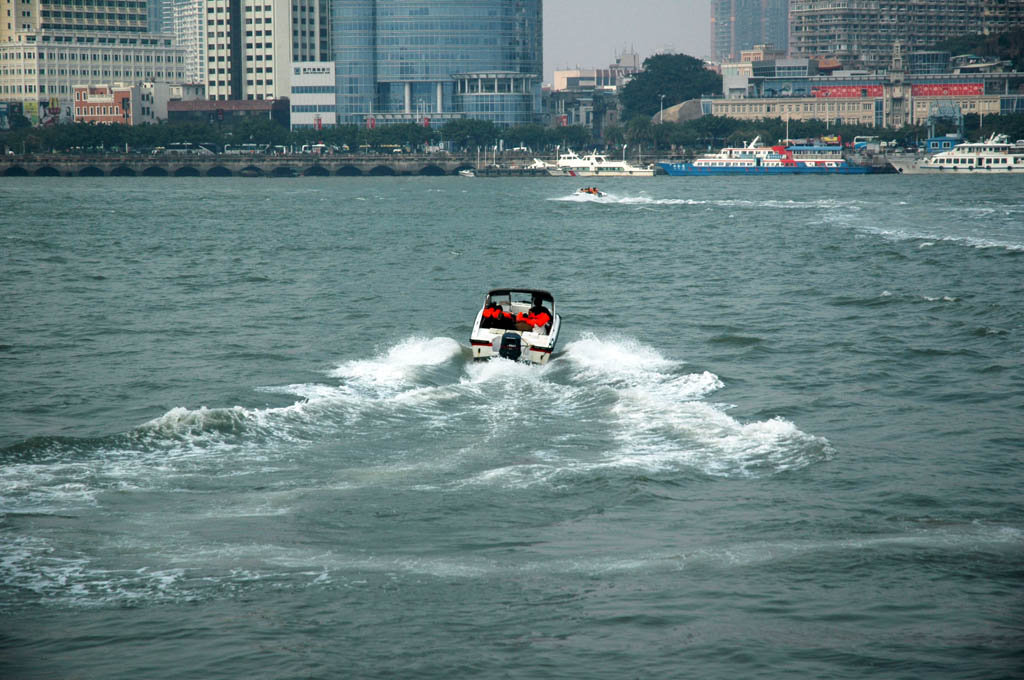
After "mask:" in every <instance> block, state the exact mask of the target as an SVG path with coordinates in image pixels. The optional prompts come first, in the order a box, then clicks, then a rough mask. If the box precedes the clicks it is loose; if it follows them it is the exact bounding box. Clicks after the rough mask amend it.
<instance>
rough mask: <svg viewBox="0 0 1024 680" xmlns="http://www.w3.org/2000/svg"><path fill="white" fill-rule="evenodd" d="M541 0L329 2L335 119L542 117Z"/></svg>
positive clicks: (504, 120)
mask: <svg viewBox="0 0 1024 680" xmlns="http://www.w3.org/2000/svg"><path fill="white" fill-rule="evenodd" d="M542 4H543V0H333V2H332V6H331V9H332V29H333V30H332V39H333V54H334V61H335V69H336V74H337V75H336V78H337V103H338V122H339V123H343V124H344V123H355V124H360V125H363V124H365V125H383V124H388V123H396V122H403V123H409V122H417V123H421V124H423V123H426V124H429V125H434V126H437V125H441V124H443V123H444V122H445V121H446V120H450V119H452V118H461V117H471V118H482V119H486V120H491V121H493V122H495V123H497V124H499V125H520V124H524V123H531V122H534V121H535V120H536V118H537V116H538V115H539V113H540V81H541V73H542V67H543V53H542V42H543V29H542V21H541V16H542Z"/></svg>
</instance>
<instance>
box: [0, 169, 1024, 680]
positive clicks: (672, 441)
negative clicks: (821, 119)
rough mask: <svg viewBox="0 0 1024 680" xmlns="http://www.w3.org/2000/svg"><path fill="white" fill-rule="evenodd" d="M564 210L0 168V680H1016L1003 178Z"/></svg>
mask: <svg viewBox="0 0 1024 680" xmlns="http://www.w3.org/2000/svg"><path fill="white" fill-rule="evenodd" d="M590 183H591V184H593V182H590ZM579 186H580V180H571V179H556V178H550V179H483V178H480V179H465V178H454V177H441V178H437V177H410V178H323V179H320V178H301V179H274V180H267V179H248V180H247V179H240V178H228V179H198V178H197V179H192V178H185V179H169V178H160V179H148V178H131V179H113V178H98V179H91V178H61V179H50V178H9V179H5V180H0V205H2V206H3V209H2V210H0V254H2V258H3V260H2V262H3V266H2V268H0V291H2V292H3V300H2V302H0V309H2V314H0V318H2V319H3V321H2V337H0V368H2V373H0V375H2V379H0V385H2V389H0V676H2V677H5V678H71V677H73V678H103V679H105V680H109V679H114V678H126V679H127V678H131V679H137V678H147V679H153V678H185V677H188V678H205V679H214V678H239V677H251V678H338V677H358V678H395V677H416V678H456V677H507V678H555V677H565V678H578V677H586V678H609V679H619V678H632V677H638V678H639V677H643V678H667V677H680V678H682V677H686V678H691V677H699V678H726V679H730V680H731V679H733V678H737V677H780V678H793V677H801V678H811V677H817V678H921V677H942V678H986V679H989V678H1004V677H1021V675H1022V673H1024V597H1022V592H1024V591H1022V586H1024V495H1022V492H1021V482H1022V473H1024V180H1021V178H1017V177H957V178H952V177H944V176H943V177H930V176H916V177H911V176H906V177H904V176H891V175H890V176H865V177H779V178H774V177H759V178H727V177H724V178H668V177H659V178H653V179H620V180H602V181H601V183H600V188H601V189H602V190H603V191H605V192H607V193H608V196H606V197H604V198H591V197H582V196H574V191H575V189H576V188H578V187H579ZM510 285H511V286H517V285H519V286H528V287H536V288H545V289H548V290H550V291H552V292H553V293H554V295H555V297H556V304H557V307H558V312H559V313H560V314H561V315H562V319H563V324H562V337H561V338H560V339H559V344H558V347H557V353H556V355H555V358H554V359H553V360H552V361H551V362H550V364H548V365H547V366H544V367H531V366H527V365H522V364H514V363H511V362H507V361H494V362H491V363H473V362H472V361H471V360H470V359H469V350H468V339H469V331H470V327H471V323H472V320H473V317H474V315H475V314H476V312H477V310H478V309H479V307H480V305H481V304H482V302H483V298H484V295H485V293H486V291H487V290H488V289H489V288H491V287H500V286H510Z"/></svg>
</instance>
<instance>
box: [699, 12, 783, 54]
mask: <svg viewBox="0 0 1024 680" xmlns="http://www.w3.org/2000/svg"><path fill="white" fill-rule="evenodd" d="M763 44H771V45H774V46H775V47H777V48H779V49H781V50H783V51H786V49H787V47H788V45H789V0H711V58H712V59H715V60H718V61H736V60H737V59H739V57H740V52H741V51H743V50H749V49H750V48H752V47H753V46H754V45H763Z"/></svg>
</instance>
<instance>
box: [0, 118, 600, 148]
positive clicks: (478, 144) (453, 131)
mask: <svg viewBox="0 0 1024 680" xmlns="http://www.w3.org/2000/svg"><path fill="white" fill-rule="evenodd" d="M181 142H191V143H193V144H211V145H216V146H218V147H221V148H223V147H224V146H225V145H241V144H259V145H271V146H285V147H294V148H299V147H301V146H302V145H305V144H318V143H323V144H327V145H331V146H336V147H338V148H343V147H346V146H347V147H348V148H349V149H350V150H351V151H353V152H354V151H357V150H359V149H364V150H382V149H391V148H395V147H403V148H405V149H407V150H410V151H413V150H417V149H422V148H423V147H425V146H427V145H438V144H441V143H442V142H447V143H448V146H450V147H452V148H454V149H455V150H457V151H475V150H476V149H478V148H481V149H491V148H492V147H494V146H503V147H504V148H506V149H510V148H514V147H528V148H530V149H532V150H536V151H538V152H539V151H542V150H545V149H548V148H553V147H555V146H562V147H574V148H584V147H586V146H589V145H590V144H592V142H593V138H592V134H591V131H590V130H589V128H586V127H583V126H580V125H573V126H569V127H559V128H546V127H544V126H542V125H523V126H519V127H512V128H500V127H498V126H497V125H495V124H494V123H492V122H490V121H485V120H472V119H459V120H453V121H449V122H447V123H445V125H444V126H443V127H441V128H438V129H433V128H427V127H423V126H420V125H412V124H405V125H382V126H379V127H376V128H373V129H370V128H366V127H361V126H357V125H338V126H332V127H326V128H323V129H321V130H313V129H300V130H289V129H287V128H285V127H283V126H281V125H279V124H278V123H275V122H273V121H271V120H269V119H267V118H264V117H262V116H252V117H245V118H239V119H236V120H233V121H230V122H227V121H226V122H224V123H199V122H187V123H186V122H176V123H161V124H156V125H149V124H147V125H122V124H109V125H105V124H104V125H100V124H92V123H68V124H64V125H53V126H48V127H19V128H17V129H13V130H9V131H6V132H2V133H0V145H5V146H7V148H8V149H10V150H12V151H14V152H15V153H21V152H25V153H47V152H70V151H86V150H89V151H98V150H110V151H118V150H120V151H123V150H124V149H125V148H126V146H127V148H128V149H129V150H136V151H138V150H148V149H153V148H156V147H161V146H163V147H166V146H168V145H170V144H174V143H181Z"/></svg>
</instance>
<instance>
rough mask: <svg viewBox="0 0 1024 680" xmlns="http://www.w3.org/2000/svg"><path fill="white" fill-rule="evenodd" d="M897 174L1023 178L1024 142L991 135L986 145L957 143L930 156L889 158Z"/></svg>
mask: <svg viewBox="0 0 1024 680" xmlns="http://www.w3.org/2000/svg"><path fill="white" fill-rule="evenodd" d="M888 160H889V164H890V165H892V167H894V168H895V169H896V172H900V173H906V174H908V175H910V174H926V173H927V174H940V173H941V174H947V175H966V174H971V173H976V174H995V173H1017V174H1021V175H1024V140H1020V139H1019V140H1017V141H1016V142H1013V143H1011V142H1010V140H1009V138H1008V137H1007V136H1006V135H996V134H994V135H992V136H991V137H989V138H988V139H987V140H986V141H984V142H965V143H963V144H957V145H956V146H954V147H953V148H952V149H950V150H948V151H942V152H940V153H937V154H934V155H931V156H918V155H909V154H900V155H894V156H890V157H889V158H888Z"/></svg>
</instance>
